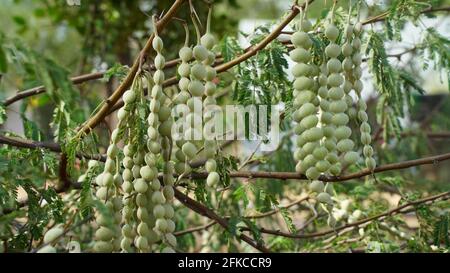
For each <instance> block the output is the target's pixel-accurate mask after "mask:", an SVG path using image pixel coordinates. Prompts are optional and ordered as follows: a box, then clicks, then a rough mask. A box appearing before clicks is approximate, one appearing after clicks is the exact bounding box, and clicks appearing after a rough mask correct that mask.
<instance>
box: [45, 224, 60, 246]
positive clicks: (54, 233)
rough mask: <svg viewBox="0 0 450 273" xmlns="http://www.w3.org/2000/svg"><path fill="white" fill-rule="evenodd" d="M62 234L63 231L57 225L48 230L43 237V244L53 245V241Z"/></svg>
mask: <svg viewBox="0 0 450 273" xmlns="http://www.w3.org/2000/svg"><path fill="white" fill-rule="evenodd" d="M63 233H64V229H63V228H61V227H60V226H59V225H58V226H56V227H54V228H51V229H49V230H48V231H47V232H46V233H45V235H44V244H54V243H56V242H55V240H56V239H58V238H59V237H60V236H61V235H62V234H63Z"/></svg>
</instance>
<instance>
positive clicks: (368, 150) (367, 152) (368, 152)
mask: <svg viewBox="0 0 450 273" xmlns="http://www.w3.org/2000/svg"><path fill="white" fill-rule="evenodd" d="M363 154H364V156H365V157H372V156H373V148H372V147H371V146H369V145H365V146H364V148H363Z"/></svg>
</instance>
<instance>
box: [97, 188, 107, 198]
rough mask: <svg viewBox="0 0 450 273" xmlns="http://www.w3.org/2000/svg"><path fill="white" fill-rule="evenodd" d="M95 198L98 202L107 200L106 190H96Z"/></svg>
mask: <svg viewBox="0 0 450 273" xmlns="http://www.w3.org/2000/svg"><path fill="white" fill-rule="evenodd" d="M95 196H96V197H97V198H98V199H100V200H106V199H107V198H108V188H106V187H100V188H98V189H97V192H96V193H95Z"/></svg>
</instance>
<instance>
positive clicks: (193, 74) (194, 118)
mask: <svg viewBox="0 0 450 273" xmlns="http://www.w3.org/2000/svg"><path fill="white" fill-rule="evenodd" d="M192 21H193V23H194V26H195V30H196V33H197V45H196V46H195V47H194V49H193V56H194V62H193V65H192V67H191V71H190V74H189V77H190V82H189V86H188V91H189V93H190V96H191V98H189V99H188V101H187V106H188V109H189V113H188V115H187V116H186V120H185V122H187V124H186V125H187V126H186V127H187V130H186V131H185V132H184V138H185V139H186V142H185V143H184V144H183V145H182V147H181V150H182V152H183V154H184V156H185V157H186V163H188V162H189V161H191V160H192V159H193V158H194V157H195V156H196V155H197V151H198V148H197V145H196V144H199V143H196V142H195V141H194V140H200V139H201V136H202V130H201V129H199V126H200V125H201V123H202V113H201V111H199V110H200V109H201V107H202V96H203V94H204V92H205V86H204V84H203V81H204V78H205V77H206V66H205V64H204V63H203V62H204V61H205V60H206V59H207V57H208V49H207V48H206V47H205V46H203V45H202V44H201V36H200V30H199V27H198V24H197V21H196V19H195V17H194V16H192ZM185 167H186V168H185V171H186V169H188V167H187V164H186V165H185Z"/></svg>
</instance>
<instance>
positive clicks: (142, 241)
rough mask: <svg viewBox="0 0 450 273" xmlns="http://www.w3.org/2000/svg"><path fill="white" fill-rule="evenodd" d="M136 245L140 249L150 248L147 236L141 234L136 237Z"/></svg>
mask: <svg viewBox="0 0 450 273" xmlns="http://www.w3.org/2000/svg"><path fill="white" fill-rule="evenodd" d="M136 247H137V248H138V249H140V250H147V249H148V240H147V238H146V237H143V236H139V237H137V239H136Z"/></svg>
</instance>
